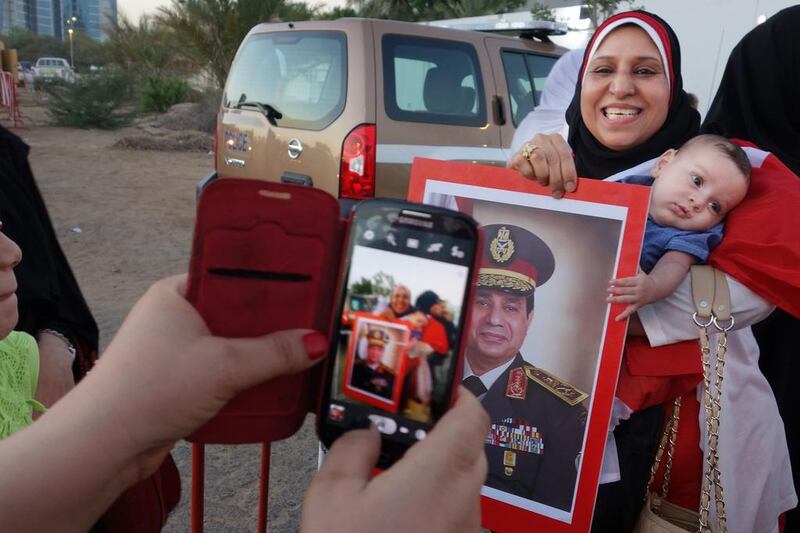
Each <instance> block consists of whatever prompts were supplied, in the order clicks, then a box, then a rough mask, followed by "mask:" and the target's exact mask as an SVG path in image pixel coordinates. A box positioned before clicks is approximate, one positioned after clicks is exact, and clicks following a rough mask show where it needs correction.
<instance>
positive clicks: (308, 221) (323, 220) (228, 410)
mask: <svg viewBox="0 0 800 533" xmlns="http://www.w3.org/2000/svg"><path fill="white" fill-rule="evenodd" d="M344 229H345V222H343V221H342V220H341V218H340V216H339V204H338V202H337V201H336V199H335V198H334V197H332V196H331V195H329V194H328V193H326V192H324V191H321V190H319V189H312V188H309V187H300V186H295V185H284V184H279V183H271V182H264V181H257V180H246V179H235V178H227V179H224V180H217V181H214V182H212V183H211V184H209V185H208V187H207V188H206V189H205V190H204V191H203V193H202V195H201V197H200V200H199V203H198V207H197V222H196V226H195V234H194V240H193V248H192V258H191V264H190V269H189V287H188V299H189V301H190V302H192V304H193V305H194V306H195V307H196V308H197V310H198V311H199V312H200V314H201V315H202V316H203V318H204V319H205V321H206V323H207V324H208V327H209V329H210V330H211V332H212V333H213V334H214V335H219V336H223V337H256V336H259V335H264V334H266V333H270V332H273V331H280V330H284V329H289V328H311V329H314V330H317V331H321V332H324V333H326V334H327V333H329V332H330V329H331V325H332V319H333V317H332V316H331V314H332V310H333V308H334V298H335V294H334V293H335V288H336V282H337V278H338V273H339V269H340V263H341V257H340V256H341V244H342V237H343V235H344ZM264 357H271V354H268V353H265V354H264ZM320 377H321V366H320V365H318V366H317V367H315V368H314V369H312V370H310V371H307V372H304V373H302V374H299V375H295V376H287V377H283V378H277V379H275V380H272V381H270V382H267V383H263V384H261V385H258V386H256V387H254V388H252V389H249V390H247V391H245V392H243V393H242V394H240V395H239V396H237V397H236V398H234V399H233V400H232V401H231V402H229V403H228V405H227V406H225V408H224V409H223V410H222V411H221V412H220V413H219V414H218V415H217V416H216V417H215V418H214V419H212V420H211V421H210V422H209V423H207V424H206V425H204V426H203V427H201V428H200V429H199V430H197V431H196V432H195V433H194V434H192V435H191V436H190V437H189V439H188V440H189V441H192V442H197V443H205V444H243V443H255V442H270V441H274V440H279V439H283V438H286V437H288V436H290V435H292V434H293V433H295V432H296V431H297V430H298V429H299V428H300V425H301V424H302V423H303V420H304V418H305V415H306V413H307V412H309V411H314V410H315V409H316V406H317V401H318V395H319V391H320V386H319V385H320V382H319V380H320Z"/></svg>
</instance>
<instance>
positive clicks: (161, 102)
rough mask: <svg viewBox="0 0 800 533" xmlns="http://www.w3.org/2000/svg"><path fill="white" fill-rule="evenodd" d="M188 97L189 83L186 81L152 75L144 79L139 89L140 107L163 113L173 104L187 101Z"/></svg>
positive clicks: (146, 110) (144, 109)
mask: <svg viewBox="0 0 800 533" xmlns="http://www.w3.org/2000/svg"><path fill="white" fill-rule="evenodd" d="M188 97H189V84H188V83H186V81H184V80H182V79H180V78H175V77H166V78H159V77H156V76H150V77H147V78H145V79H144V81H143V82H142V86H141V87H140V89H139V108H140V109H141V110H142V111H145V112H152V111H157V112H159V113H163V112H164V111H166V110H167V109H169V108H170V107H171V106H173V105H175V104H180V103H181V102H185V101H186V100H187V98H188Z"/></svg>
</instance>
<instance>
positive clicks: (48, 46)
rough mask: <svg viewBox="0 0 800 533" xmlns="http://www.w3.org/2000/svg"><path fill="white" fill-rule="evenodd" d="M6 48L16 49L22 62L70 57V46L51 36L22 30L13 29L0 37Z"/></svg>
mask: <svg viewBox="0 0 800 533" xmlns="http://www.w3.org/2000/svg"><path fill="white" fill-rule="evenodd" d="M0 39H2V41H3V43H5V46H6V48H16V50H17V58H18V59H19V60H20V61H36V60H37V59H39V58H40V57H48V56H50V57H69V45H68V44H67V43H66V42H64V41H60V40H58V39H56V38H55V37H51V36H49V35H37V34H35V33H33V32H32V31H29V30H26V29H22V28H11V29H10V30H9V32H8V34H7V35H4V36H0Z"/></svg>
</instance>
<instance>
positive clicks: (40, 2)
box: [0, 0, 117, 41]
mask: <svg viewBox="0 0 800 533" xmlns="http://www.w3.org/2000/svg"><path fill="white" fill-rule="evenodd" d="M72 17H75V19H74V20H73V19H72ZM116 17H117V0H0V32H4V33H5V32H8V31H9V30H10V29H11V28H23V29H27V30H30V31H32V32H34V33H36V34H39V35H52V36H53V37H55V38H57V39H66V37H67V29H68V28H70V27H72V28H74V29H75V30H76V31H84V32H86V33H87V34H88V35H89V36H90V37H92V38H93V39H96V40H98V41H102V40H104V39H105V38H106V31H105V30H106V27H107V25H108V20H109V18H111V19H116Z"/></svg>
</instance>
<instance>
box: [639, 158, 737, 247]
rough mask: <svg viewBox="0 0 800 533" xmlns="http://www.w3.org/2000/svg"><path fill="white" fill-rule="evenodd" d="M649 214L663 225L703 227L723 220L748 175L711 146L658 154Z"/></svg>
mask: <svg viewBox="0 0 800 533" xmlns="http://www.w3.org/2000/svg"><path fill="white" fill-rule="evenodd" d="M653 177H654V178H655V182H653V190H652V192H651V195H650V216H651V217H652V219H653V220H654V221H655V222H656V223H658V224H660V225H662V226H669V227H672V228H678V229H682V230H688V231H703V230H707V229H709V228H711V227H712V226H715V225H716V224H719V223H720V222H722V220H723V219H724V218H725V215H727V214H728V212H729V211H730V210H731V209H733V208H734V207H736V206H737V205H739V203H740V202H741V201H742V200H744V197H745V195H746V194H747V185H748V181H747V178H746V177H745V176H744V175H743V174H742V171H741V170H739V169H738V168H737V167H736V165H735V164H734V163H733V161H731V160H730V159H729V158H728V157H727V156H726V155H725V154H723V153H722V152H720V151H719V150H718V149H716V148H714V147H713V146H705V145H702V144H700V145H696V146H691V147H687V148H685V149H683V150H681V151H679V152H674V151H670V152H668V153H666V154H664V155H662V156H661V158H660V159H659V160H658V162H657V163H656V166H655V168H654V169H653Z"/></svg>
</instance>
